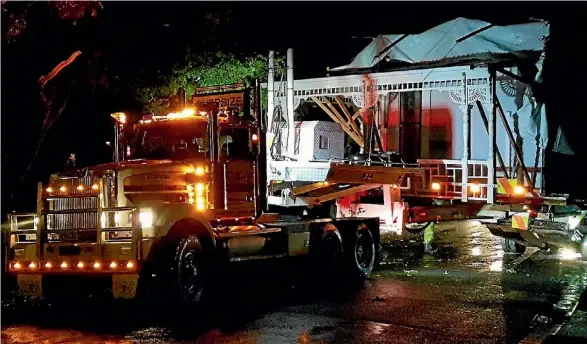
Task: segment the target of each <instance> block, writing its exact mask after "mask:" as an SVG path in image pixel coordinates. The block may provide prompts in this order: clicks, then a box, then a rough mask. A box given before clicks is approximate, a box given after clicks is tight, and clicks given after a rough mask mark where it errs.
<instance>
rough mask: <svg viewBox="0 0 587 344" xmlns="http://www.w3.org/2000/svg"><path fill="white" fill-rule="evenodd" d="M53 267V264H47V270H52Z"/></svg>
mask: <svg viewBox="0 0 587 344" xmlns="http://www.w3.org/2000/svg"><path fill="white" fill-rule="evenodd" d="M52 267H53V264H51V262H47V263H45V268H46V269H51V268H52Z"/></svg>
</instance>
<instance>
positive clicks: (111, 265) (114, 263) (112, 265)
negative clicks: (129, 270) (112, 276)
mask: <svg viewBox="0 0 587 344" xmlns="http://www.w3.org/2000/svg"><path fill="white" fill-rule="evenodd" d="M117 266H118V264H116V262H112V263H110V268H111V269H116V267H117Z"/></svg>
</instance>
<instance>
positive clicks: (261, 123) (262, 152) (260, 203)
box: [254, 79, 271, 218]
mask: <svg viewBox="0 0 587 344" xmlns="http://www.w3.org/2000/svg"><path fill="white" fill-rule="evenodd" d="M269 99H271V96H270V97H269ZM254 111H255V118H256V120H257V126H258V131H257V135H258V140H259V141H258V143H257V144H258V145H259V151H258V153H257V164H256V165H257V168H256V170H257V171H256V172H257V173H256V179H257V183H256V185H257V187H256V192H255V215H256V217H257V218H259V217H260V216H261V214H263V210H265V209H266V208H267V137H266V136H267V125H266V123H267V122H266V119H265V116H264V115H263V104H262V98H261V82H260V81H259V79H256V80H255V109H254Z"/></svg>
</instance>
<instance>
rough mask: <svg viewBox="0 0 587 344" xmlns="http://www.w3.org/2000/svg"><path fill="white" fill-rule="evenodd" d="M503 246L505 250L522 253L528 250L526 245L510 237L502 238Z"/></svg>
mask: <svg viewBox="0 0 587 344" xmlns="http://www.w3.org/2000/svg"><path fill="white" fill-rule="evenodd" d="M501 248H502V249H503V251H504V252H509V253H517V254H521V253H524V252H526V246H524V245H521V244H519V243H517V242H516V241H514V240H512V239H508V238H501Z"/></svg>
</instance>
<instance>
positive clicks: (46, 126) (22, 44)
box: [1, 1, 106, 211]
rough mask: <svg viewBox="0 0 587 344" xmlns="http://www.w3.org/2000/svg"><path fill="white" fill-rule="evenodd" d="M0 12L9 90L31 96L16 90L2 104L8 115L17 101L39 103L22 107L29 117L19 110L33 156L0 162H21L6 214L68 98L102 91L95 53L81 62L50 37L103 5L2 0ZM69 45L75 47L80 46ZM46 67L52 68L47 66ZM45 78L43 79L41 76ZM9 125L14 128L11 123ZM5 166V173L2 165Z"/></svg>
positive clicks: (16, 152) (15, 170) (19, 152)
mask: <svg viewBox="0 0 587 344" xmlns="http://www.w3.org/2000/svg"><path fill="white" fill-rule="evenodd" d="M1 7H2V19H3V26H2V33H3V40H4V41H5V42H6V43H8V44H7V45H6V48H7V49H6V50H7V52H6V55H4V54H3V57H4V61H3V66H4V65H5V64H6V65H10V66H11V69H12V70H11V71H10V72H9V73H7V76H6V77H7V79H8V81H9V82H10V83H11V84H13V85H15V87H14V88H13V90H14V91H15V94H16V93H18V92H19V89H20V90H22V89H26V90H27V91H31V92H24V93H23V91H20V92H21V94H19V96H18V97H14V98H17V99H16V100H13V99H10V100H7V102H8V103H10V105H11V110H12V111H14V108H17V107H22V106H21V104H19V102H20V103H22V101H23V99H27V100H30V101H31V102H35V101H38V102H39V103H40V105H41V106H40V107H37V106H36V104H35V106H29V107H28V108H27V109H28V110H29V111H30V110H34V112H29V111H27V110H23V112H24V113H30V114H31V115H32V116H31V117H30V118H28V120H27V125H30V127H29V128H30V129H32V130H30V129H29V132H30V133H31V136H33V135H35V136H36V144H33V145H31V149H32V150H34V151H33V152H31V155H29V154H27V153H28V152H25V153H24V154H23V152H22V150H21V149H18V150H11V153H5V154H6V157H5V161H7V160H9V159H8V155H9V154H12V155H13V156H12V157H11V159H10V161H11V162H12V161H18V160H20V161H21V163H22V169H21V166H17V165H15V164H13V163H11V166H10V172H11V174H12V175H13V177H12V178H14V179H16V180H15V181H18V182H16V183H10V185H9V186H8V188H9V189H10V190H9V191H10V199H9V202H7V203H8V204H9V206H8V211H10V210H11V209H12V207H13V206H14V202H13V201H14V195H15V192H17V191H20V189H21V187H22V186H23V184H24V182H25V181H26V179H27V177H28V176H29V174H30V172H31V170H32V169H33V166H34V165H35V162H36V160H37V158H38V156H39V153H40V151H41V148H42V147H43V143H44V141H45V138H46V137H47V135H48V133H49V132H50V130H51V128H52V127H53V125H54V124H55V123H56V122H57V120H58V119H59V118H60V117H61V115H62V114H63V112H64V110H65V108H66V106H67V104H68V102H69V100H70V97H71V95H72V93H73V92H76V91H78V90H81V89H83V88H82V87H81V86H86V85H88V84H90V85H91V86H92V87H93V88H94V89H95V87H97V86H100V85H101V86H104V85H105V83H106V79H105V77H104V74H103V73H102V72H100V71H99V70H100V69H101V66H100V65H99V63H97V62H98V60H97V59H96V57H98V56H99V55H98V54H92V53H91V52H87V53H84V54H83V56H82V57H80V55H82V54H81V51H78V50H77V49H76V48H74V49H73V51H75V52H73V53H72V50H70V49H71V48H69V47H64V46H60V45H59V43H60V39H62V37H61V36H58V35H55V34H54V33H55V32H58V30H59V28H63V27H72V26H76V25H77V24H78V23H80V22H81V21H82V20H84V19H86V18H94V17H96V16H97V15H98V13H99V11H100V10H101V9H102V7H103V6H102V3H101V2H100V1H60V2H28V3H26V2H6V1H3V2H2V3H1ZM55 23H56V24H58V25H57V28H55V27H54V26H52V27H49V26H48V25H53V24H55ZM48 39H50V40H48ZM72 43H73V44H72V45H74V46H75V45H77V44H80V43H81V42H80V41H77V42H72ZM44 44H45V45H44ZM54 44H55V48H54V49H51V51H46V46H49V47H51V48H53V45H54ZM68 55H69V58H67V59H65V60H63V61H62V62H59V63H56V61H55V60H54V59H59V60H61V59H63V57H64V56H68ZM28 56H36V57H37V58H35V59H34V61H35V63H34V64H30V63H29V64H25V63H24V62H22V61H23V60H24V61H27V57H28ZM84 57H85V58H84ZM49 65H51V67H48V66H49ZM53 66H54V67H53ZM52 67H53V68H52ZM47 69H49V70H50V72H49V73H47ZM102 71H103V68H102ZM45 73H47V74H46V75H45ZM39 76H40V78H39ZM35 81H37V82H38V86H37V87H39V88H38V90H39V93H36V92H35V91H34V89H35V86H34V82H35ZM19 85H20V87H19ZM23 86H24V87H23ZM35 95H36V97H35ZM35 98H36V99H35ZM10 105H9V106H10ZM37 109H39V110H40V111H39V112H40V113H41V116H40V117H41V124H40V126H39V127H38V128H39V131H38V132H36V130H35V129H34V126H35V124H36V121H37V118H38V117H36V116H35V115H33V114H34V113H35V112H36V111H37ZM12 123H13V124H14V121H13V122H12ZM31 138H32V137H31ZM7 150H10V148H8V149H7ZM21 156H22V157H21ZM29 156H30V159H29ZM4 167H5V168H6V166H4ZM4 209H5V208H3V210H4Z"/></svg>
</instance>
